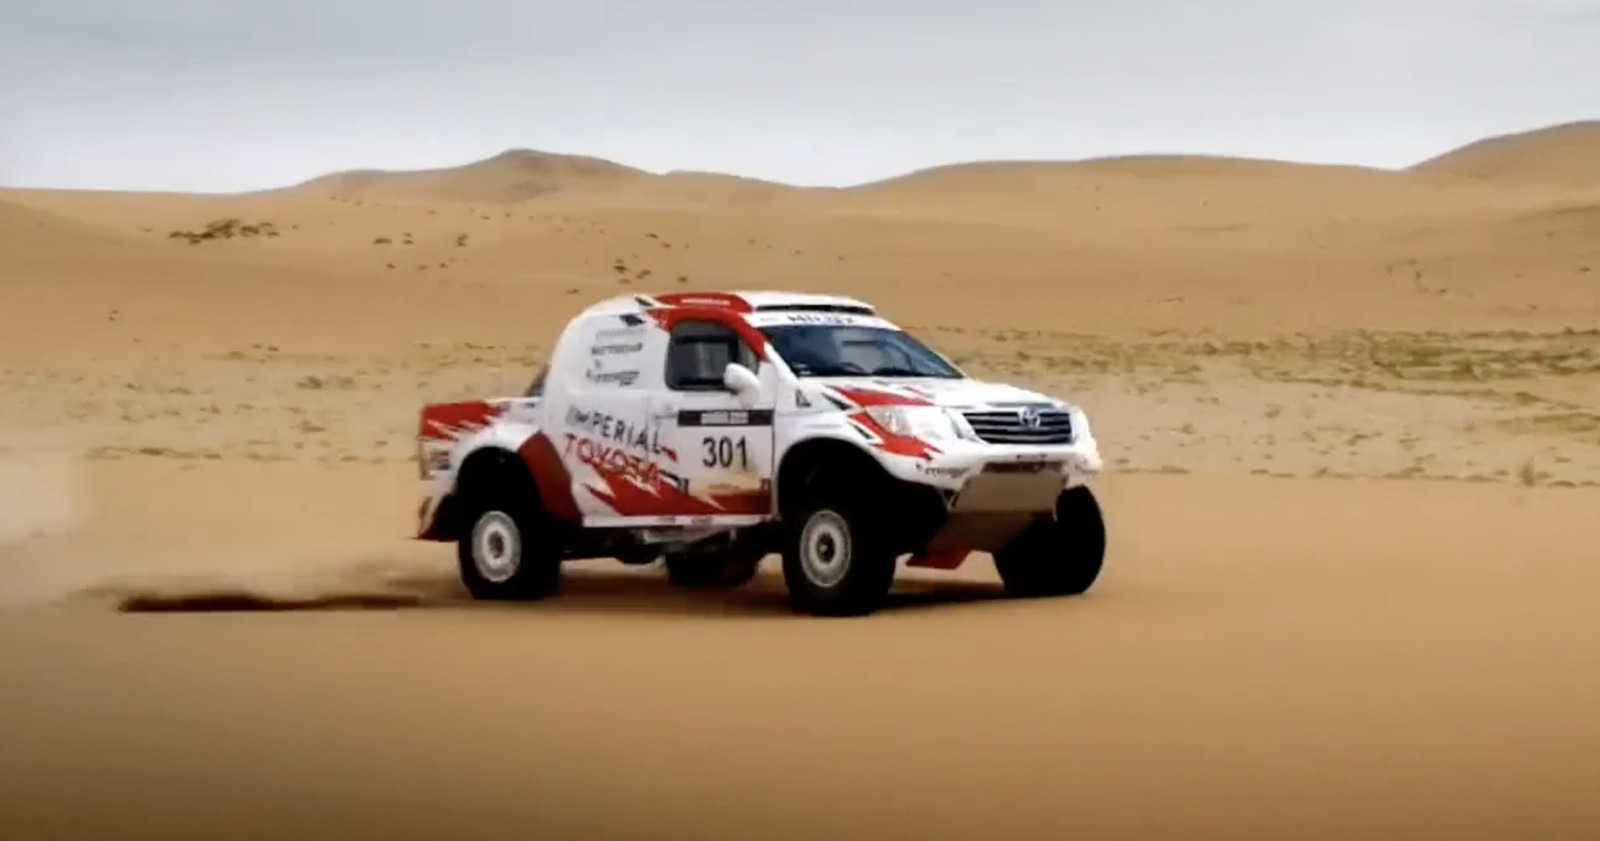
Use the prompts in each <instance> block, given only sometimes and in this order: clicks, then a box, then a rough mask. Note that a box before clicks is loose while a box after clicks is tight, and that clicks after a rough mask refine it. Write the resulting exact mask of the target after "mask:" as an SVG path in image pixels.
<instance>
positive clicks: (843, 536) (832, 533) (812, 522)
mask: <svg viewBox="0 0 1600 841" xmlns="http://www.w3.org/2000/svg"><path fill="white" fill-rule="evenodd" d="M850 550H851V544H850V528H849V526H848V525H847V524H846V523H845V521H844V518H843V517H840V516H839V515H838V514H835V513H833V512H832V511H818V512H817V513H815V514H812V515H811V519H809V520H807V521H806V526H805V529H803V530H802V531H801V533H800V566H801V568H803V569H804V570H805V573H806V578H809V579H811V582H812V583H813V584H816V585H817V586H819V587H832V586H834V585H836V584H838V583H839V582H840V581H842V580H843V579H844V577H845V574H846V573H848V572H849V571H850V555H851V552H850Z"/></svg>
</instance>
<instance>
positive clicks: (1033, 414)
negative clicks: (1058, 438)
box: [1017, 406, 1044, 429]
mask: <svg viewBox="0 0 1600 841" xmlns="http://www.w3.org/2000/svg"><path fill="white" fill-rule="evenodd" d="M1017 422H1018V423H1020V424H1022V425H1023V426H1024V427H1026V428H1028V429H1038V428H1039V425H1040V424H1041V423H1043V422H1044V421H1043V419H1042V418H1040V417H1039V410H1038V409H1035V408H1033V407H1032V406H1024V407H1022V408H1021V409H1018V410H1017Z"/></svg>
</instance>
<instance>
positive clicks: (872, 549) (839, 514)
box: [783, 493, 896, 616]
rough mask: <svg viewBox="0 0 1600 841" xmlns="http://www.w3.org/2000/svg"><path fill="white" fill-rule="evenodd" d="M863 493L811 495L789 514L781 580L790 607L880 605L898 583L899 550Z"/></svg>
mask: <svg viewBox="0 0 1600 841" xmlns="http://www.w3.org/2000/svg"><path fill="white" fill-rule="evenodd" d="M861 497H862V495H860V494H844V493H835V494H827V495H821V496H814V497H811V498H808V499H806V500H804V501H802V502H800V504H798V505H797V506H795V508H794V510H793V512H792V515H791V516H789V517H787V518H786V522H785V536H784V543H783V580H784V584H785V586H786V587H787V588H788V590H789V603H790V605H791V607H793V608H794V609H795V610H797V611H800V612H802V613H809V614H812V615H815V616H862V615H865V614H868V613H872V612H874V611H876V610H877V609H878V608H880V607H882V606H883V603H884V601H885V600H886V599H887V598H888V595H889V588H890V587H891V586H892V585H893V584H894V573H895V560H896V559H895V554H894V552H893V551H891V550H890V549H889V547H888V545H887V544H886V542H885V541H884V539H883V534H882V532H881V531H880V530H878V529H876V528H874V523H873V522H872V519H871V515H870V514H867V513H866V512H867V508H866V506H865V505H864V504H862V503H861V502H859V501H858V500H860V499H861Z"/></svg>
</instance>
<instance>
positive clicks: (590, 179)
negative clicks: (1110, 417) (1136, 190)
mask: <svg viewBox="0 0 1600 841" xmlns="http://www.w3.org/2000/svg"><path fill="white" fill-rule="evenodd" d="M1097 175H1099V176H1104V175H1113V176H1115V175H1121V176H1138V177H1143V178H1173V177H1187V178H1256V179H1261V178H1286V177H1306V176H1312V177H1317V178H1323V179H1332V178H1367V179H1395V178H1404V177H1406V176H1413V175H1421V176H1467V177H1471V178H1475V179H1506V180H1521V181H1534V182H1558V183H1562V184H1565V185H1568V186H1595V185H1600V120H1591V121H1581V122H1571V123H1563V124H1560V125H1555V126H1549V127H1544V128H1539V129H1534V130H1531V131H1526V132H1519V133H1515V134H1506V135H1499V136H1495V137H1490V138H1486V139H1484V140H1480V141H1476V142H1473V143H1469V144H1467V145H1464V146H1461V147H1459V148H1456V149H1453V150H1450V151H1448V152H1445V153H1443V154H1440V155H1438V156H1435V157H1433V158H1429V159H1427V160H1425V161H1422V162H1420V163H1418V164H1415V165H1413V166H1411V167H1408V168H1404V169H1399V170H1386V169H1379V168H1373V167H1363V166H1356V165H1338V164H1305V163H1294V162H1287V161H1281V160H1273V159H1256V158H1236V157H1227V156H1217V155H1185V154H1133V155H1119V156H1109V157H1099V158H1085V159H1081V160H1017V161H970V162H959V163H952V164H945V165H940V166H933V167H928V168H924V169H919V170H913V171H911V172H906V173H903V174H900V175H894V176H889V177H885V178H882V179H878V180H874V181H870V182H866V183H862V184H856V185H851V186H848V187H843V188H815V187H805V188H802V187H794V186H791V185H787V184H781V183H777V182H771V181H762V180H758V179H752V178H746V177H742V176H736V175H729V174H724V173H715V172H686V171H671V172H667V173H664V174H656V173H652V172H648V171H646V170H642V169H638V168H635V167H631V166H627V165H625V164H621V163H617V162H614V161H609V160H605V159H601V158H596V157H590V156H585V155H573V154H558V153H552V152H541V151H536V150H531V149H510V150H507V151H505V152H502V153H500V154H498V155H495V156H493V157H489V158H485V159H483V160H479V161H474V162H471V163H468V164H465V165H461V166H454V167H441V168H436V169H426V170H352V171H346V172H336V173H331V174H328V175H324V176H321V177H318V178H313V179H311V180H310V181H307V182H304V183H303V184H300V185H297V186H298V187H301V188H306V189H311V190H316V191H323V192H332V193H337V194H339V195H344V196H350V197H362V196H380V195H381V196H389V197H393V198H404V199H413V200H423V201H469V202H519V201H526V200H529V199H534V198H540V197H546V196H550V195H552V194H555V193H559V192H563V191H575V192H581V191H594V190H596V189H597V188H598V189H603V190H609V191H616V190H634V191H644V192H646V193H648V191H650V190H656V191H658V192H657V193H655V194H654V195H660V193H659V191H660V190H662V189H670V188H677V189H681V190H683V191H685V192H686V193H689V194H694V195H695V196H696V197H697V198H708V197H715V198H741V197H750V196H751V195H754V194H756V193H759V194H761V195H763V196H764V197H767V198H771V197H772V196H773V195H774V194H776V193H780V192H792V193H801V192H803V193H807V194H816V193H853V192H864V191H874V190H882V189H904V188H909V187H916V188H919V189H921V188H927V189H941V188H950V189H957V188H970V187H974V186H979V184H978V182H983V181H989V180H998V181H999V182H1000V183H998V184H994V185H990V186H993V187H1003V186H1004V185H1005V184H1007V183H1014V182H1019V181H1020V182H1037V181H1040V180H1044V181H1049V180H1052V179H1061V178H1085V177H1093V176H1097Z"/></svg>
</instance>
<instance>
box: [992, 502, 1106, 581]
mask: <svg viewBox="0 0 1600 841" xmlns="http://www.w3.org/2000/svg"><path fill="white" fill-rule="evenodd" d="M1105 554H1106V525H1105V519H1104V518H1103V516H1102V515H1101V512H1100V503H1099V502H1098V501H1096V500H1095V497H1094V493H1093V492H1092V491H1090V490H1089V488H1088V487H1087V486H1084V485H1080V486H1078V487H1075V488H1069V489H1067V490H1065V491H1063V492H1062V493H1061V496H1060V497H1058V498H1057V499H1056V505H1055V511H1054V512H1053V516H1052V517H1050V518H1049V519H1045V520H1041V521H1039V522H1038V523H1036V524H1034V525H1033V526H1031V527H1029V529H1028V530H1027V531H1024V532H1023V533H1022V534H1021V535H1018V536H1017V538H1016V539H1015V540H1013V541H1012V542H1011V544H1010V545H1009V546H1007V547H1005V548H1004V549H1001V550H1000V551H998V552H995V553H994V565H995V569H996V570H998V571H999V573H1000V579H1001V581H1003V582H1004V583H1005V588H1006V592H1007V593H1009V594H1011V595H1013V596H1019V597H1025V598H1026V597H1048V596H1076V595H1081V594H1083V593H1085V592H1087V591H1088V590H1089V588H1090V587H1091V586H1093V585H1094V582H1095V580H1096V579H1097V578H1099V577H1100V569H1101V567H1102V566H1103V565H1104V563H1105Z"/></svg>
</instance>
